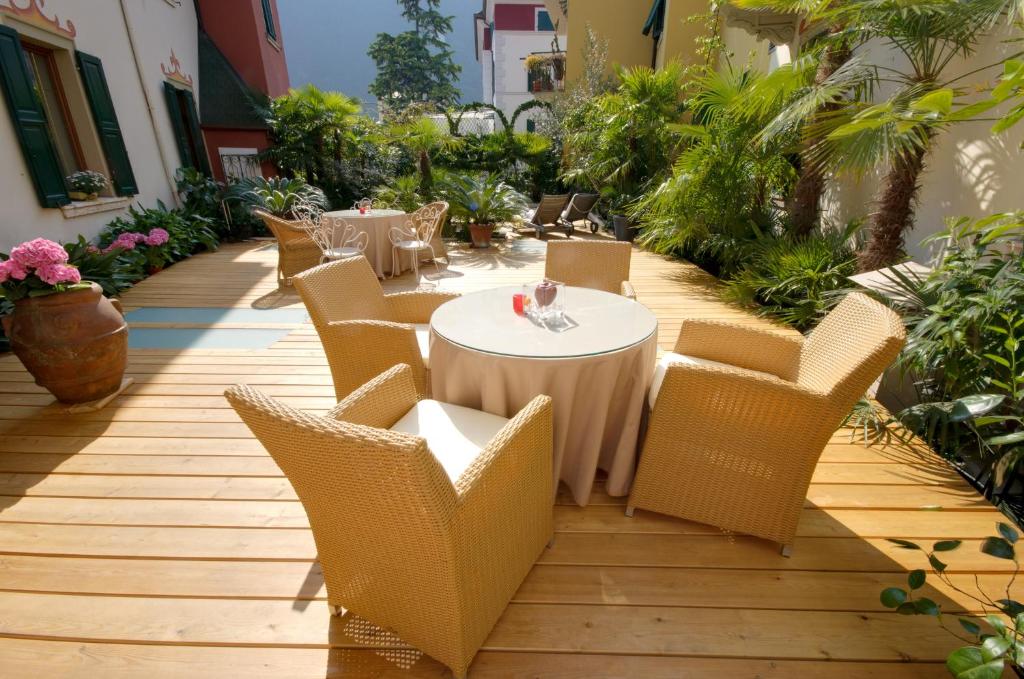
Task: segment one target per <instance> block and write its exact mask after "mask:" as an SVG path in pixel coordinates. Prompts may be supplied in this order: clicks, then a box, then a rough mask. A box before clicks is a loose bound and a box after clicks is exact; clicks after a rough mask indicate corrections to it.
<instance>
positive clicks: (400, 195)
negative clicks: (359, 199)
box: [373, 174, 429, 212]
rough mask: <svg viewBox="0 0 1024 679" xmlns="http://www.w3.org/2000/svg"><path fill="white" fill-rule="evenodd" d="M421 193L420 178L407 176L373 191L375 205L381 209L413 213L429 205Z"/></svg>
mask: <svg viewBox="0 0 1024 679" xmlns="http://www.w3.org/2000/svg"><path fill="white" fill-rule="evenodd" d="M427 202H429V201H427V200H425V199H424V197H423V196H422V195H421V193H420V178H419V176H417V175H415V174H407V175H404V176H402V177H398V178H396V179H394V180H392V181H391V182H390V183H389V184H382V185H380V186H378V187H377V188H375V189H374V190H373V203H374V205H377V206H379V207H383V208H391V209H394V210H402V211H404V212H413V211H415V210H416V209H417V208H418V207H419V206H421V205H423V204H424V203H427Z"/></svg>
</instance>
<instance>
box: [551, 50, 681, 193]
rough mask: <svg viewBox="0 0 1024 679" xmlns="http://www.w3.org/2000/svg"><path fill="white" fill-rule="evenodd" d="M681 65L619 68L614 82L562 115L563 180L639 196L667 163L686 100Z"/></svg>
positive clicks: (657, 177)
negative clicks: (610, 89) (612, 86)
mask: <svg viewBox="0 0 1024 679" xmlns="http://www.w3.org/2000/svg"><path fill="white" fill-rule="evenodd" d="M682 75H683V71H682V67H681V66H679V64H675V63H673V64H669V65H667V66H666V67H665V68H663V69H660V70H657V71H654V70H652V69H650V68H646V67H637V68H634V69H630V70H624V69H619V70H618V76H619V80H620V83H619V86H618V88H617V89H616V90H615V91H613V92H607V93H604V94H601V95H600V96H598V97H596V98H595V99H593V100H591V101H590V102H589V103H588V104H586V105H582V106H580V107H578V108H576V109H575V110H573V111H572V113H571V115H569V116H567V117H566V118H565V121H564V124H565V126H566V130H567V134H566V138H565V150H566V153H565V167H566V169H565V172H564V173H563V175H562V179H563V181H564V182H566V183H570V184H577V185H580V186H586V187H588V188H590V189H591V190H594V191H596V192H601V191H602V189H603V190H604V192H605V194H606V196H608V197H612V196H613V195H626V196H638V195H640V194H641V193H642V192H643V190H644V189H645V188H646V187H647V186H648V185H649V184H650V183H651V182H652V181H655V180H660V179H661V178H662V177H663V176H664V175H665V174H666V173H667V172H668V171H669V169H670V168H671V165H672V158H673V154H674V151H675V149H676V147H677V146H678V144H679V142H680V139H681V135H680V134H679V132H678V130H677V129H676V128H673V127H672V123H677V122H679V121H680V120H681V119H682V115H683V112H684V110H685V106H684V104H683V91H682V84H683V83H682Z"/></svg>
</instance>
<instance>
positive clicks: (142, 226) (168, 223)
mask: <svg viewBox="0 0 1024 679" xmlns="http://www.w3.org/2000/svg"><path fill="white" fill-rule="evenodd" d="M158 228H159V229H164V230H165V231H167V233H168V236H169V237H170V240H169V241H168V244H167V248H166V252H167V255H168V256H169V257H170V259H171V261H173V262H176V261H178V260H181V259H185V258H186V257H189V256H191V255H192V254H193V253H195V252H199V251H200V250H216V249H217V244H218V242H219V241H218V239H217V234H216V233H215V232H214V231H213V229H212V228H211V222H210V220H209V219H207V218H206V217H202V216H200V215H194V214H190V213H188V212H185V211H183V210H168V209H167V207H166V206H165V205H164V204H163V202H161V201H157V207H155V208H144V207H141V206H139V207H135V206H132V207H130V208H128V216H127V217H118V218H117V219H115V220H114V221H112V222H110V224H108V225H107V226H106V227H105V228H104V229H103V231H101V232H100V244H101V245H103V246H107V245H110V244H111V243H113V242H114V240H115V239H116V238H117V237H118V236H119V235H121V234H122V233H141V234H148V233H149V232H150V231H151V230H153V229H158Z"/></svg>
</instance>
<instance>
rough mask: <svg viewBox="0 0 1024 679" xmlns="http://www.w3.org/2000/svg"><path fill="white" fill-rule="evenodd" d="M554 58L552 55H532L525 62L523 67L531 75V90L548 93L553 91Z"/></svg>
mask: <svg viewBox="0 0 1024 679" xmlns="http://www.w3.org/2000/svg"><path fill="white" fill-rule="evenodd" d="M552 63H553V62H552V58H551V55H550V54H531V55H530V56H528V57H526V59H525V60H523V66H524V67H525V68H526V71H527V72H528V73H529V74H530V81H531V82H530V90H531V91H533V92H548V91H550V90H552V89H553V87H554V85H553V83H552V81H551V73H552Z"/></svg>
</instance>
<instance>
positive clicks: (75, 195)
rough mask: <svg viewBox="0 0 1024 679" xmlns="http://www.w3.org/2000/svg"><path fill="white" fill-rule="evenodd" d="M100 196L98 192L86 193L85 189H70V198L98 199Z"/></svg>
mask: <svg viewBox="0 0 1024 679" xmlns="http://www.w3.org/2000/svg"><path fill="white" fill-rule="evenodd" d="M99 197H100V194H98V193H86V192H84V191H69V192H68V198H70V199H71V200H96V199H97V198H99Z"/></svg>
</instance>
